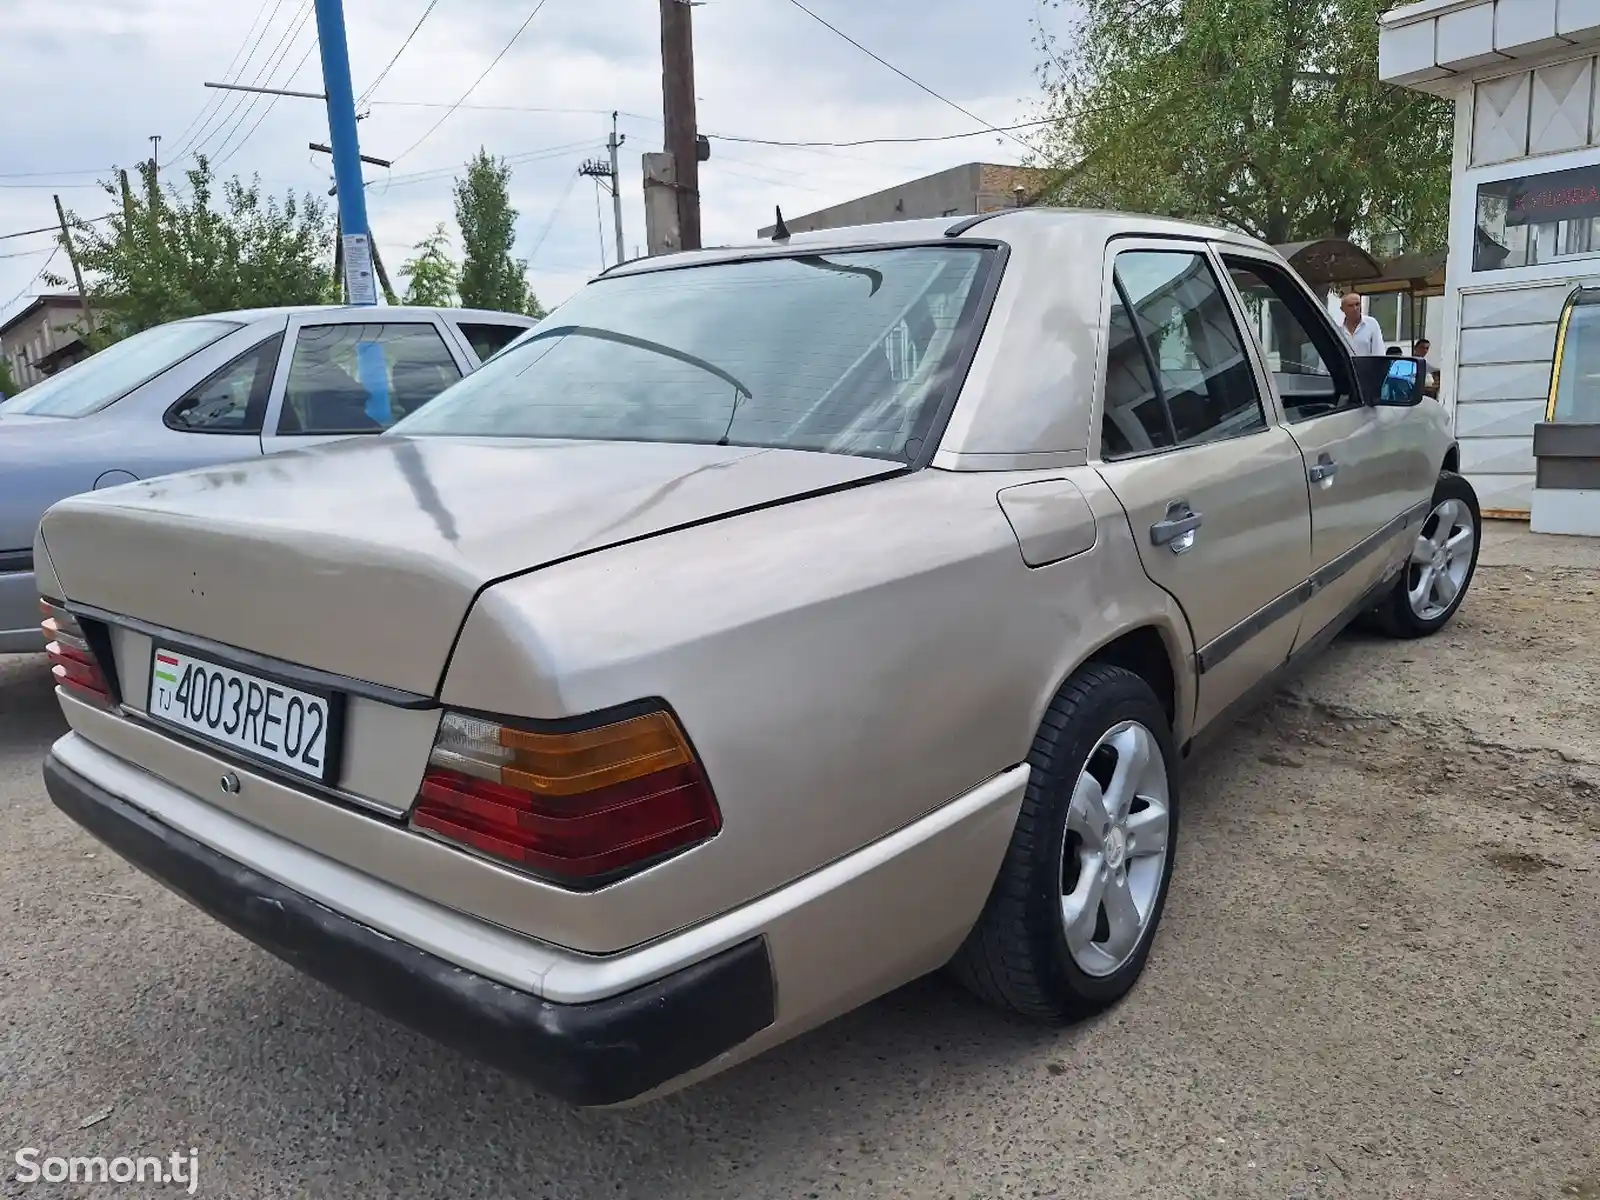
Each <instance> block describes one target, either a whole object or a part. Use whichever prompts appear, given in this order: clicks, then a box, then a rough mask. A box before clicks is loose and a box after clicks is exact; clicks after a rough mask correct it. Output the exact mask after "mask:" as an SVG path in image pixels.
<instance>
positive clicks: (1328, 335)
mask: <svg viewBox="0 0 1600 1200" xmlns="http://www.w3.org/2000/svg"><path fill="white" fill-rule="evenodd" d="M1222 258H1223V262H1224V263H1225V264H1226V266H1227V268H1228V273H1229V275H1230V276H1231V278H1232V281H1233V284H1234V286H1235V287H1236V288H1237V289H1238V291H1239V294H1240V296H1241V298H1242V299H1243V301H1244V311H1245V312H1246V313H1247V314H1250V315H1251V316H1252V318H1253V319H1255V318H1259V321H1258V328H1257V335H1258V336H1259V337H1261V338H1262V340H1263V341H1264V342H1265V343H1266V344H1265V346H1264V347H1263V349H1264V353H1265V357H1266V360H1267V365H1268V367H1269V373H1270V375H1271V378H1272V383H1273V386H1274V387H1275V388H1276V390H1277V392H1278V396H1279V399H1280V402H1281V404H1282V407H1283V412H1284V419H1285V421H1286V423H1287V427H1288V430H1289V432H1290V433H1291V434H1292V435H1293V436H1294V439H1295V441H1296V442H1297V443H1298V444H1299V446H1300V451H1301V454H1302V456H1303V458H1304V460H1305V471H1306V486H1307V488H1308V490H1309V492H1310V497H1311V566H1312V572H1311V578H1312V590H1311V595H1310V598H1309V599H1308V600H1307V601H1306V608H1305V617H1304V620H1303V621H1302V622H1301V626H1300V636H1299V639H1298V641H1297V646H1298V645H1303V644H1304V643H1306V642H1308V641H1310V640H1311V639H1313V638H1315V637H1316V636H1317V635H1318V634H1319V633H1322V632H1323V631H1324V630H1325V629H1326V628H1327V626H1328V625H1329V624H1330V623H1331V622H1333V621H1335V620H1338V619H1339V618H1340V617H1341V616H1343V615H1345V614H1346V613H1347V611H1348V610H1349V609H1350V608H1351V606H1353V605H1354V604H1356V603H1357V602H1358V601H1360V600H1361V599H1362V598H1363V597H1364V596H1366V595H1367V593H1368V592H1370V591H1371V590H1372V588H1373V587H1374V586H1375V585H1377V584H1378V583H1379V582H1381V580H1382V579H1383V578H1384V576H1385V574H1386V573H1387V572H1388V570H1389V568H1390V567H1391V566H1392V565H1393V564H1394V562H1395V561H1396V557H1397V555H1399V554H1401V553H1403V551H1404V547H1405V546H1406V545H1408V544H1409V542H1408V540H1407V538H1406V536H1405V535H1406V528H1407V525H1406V518H1407V515H1408V512H1409V510H1411V509H1412V508H1413V506H1414V505H1416V504H1417V503H1418V501H1419V500H1423V499H1426V498H1427V496H1428V495H1429V493H1430V491H1431V489H1432V486H1433V484H1432V479H1433V476H1434V474H1435V473H1436V472H1437V470H1438V466H1437V464H1430V463H1428V462H1427V461H1426V455H1425V454H1424V453H1423V447H1422V446H1421V445H1420V444H1419V439H1417V438H1415V437H1412V436H1410V435H1409V433H1408V432H1407V429H1406V428H1405V426H1406V424H1407V423H1414V421H1415V414H1414V413H1413V412H1412V411H1411V410H1410V409H1403V408H1373V407H1369V406H1368V405H1366V404H1363V403H1362V401H1361V398H1360V395H1359V394H1358V392H1357V389H1356V381H1355V373H1354V370H1353V368H1352V366H1351V362H1350V358H1349V355H1348V353H1347V351H1346V349H1345V347H1344V346H1343V345H1342V344H1341V341H1340V339H1339V337H1338V334H1337V333H1336V332H1335V331H1334V329H1333V326H1332V323H1331V321H1329V320H1325V319H1322V315H1321V314H1320V313H1318V312H1316V310H1315V308H1314V306H1315V304H1316V301H1315V299H1313V298H1312V297H1311V295H1310V294H1309V293H1308V292H1307V291H1306V289H1305V287H1304V286H1303V285H1302V284H1300V283H1298V282H1297V281H1296V280H1295V279H1293V278H1292V277H1291V276H1290V275H1289V273H1288V272H1287V271H1285V270H1284V269H1283V268H1282V267H1281V266H1279V265H1277V264H1276V263H1275V262H1274V261H1272V260H1270V259H1264V258H1260V257H1256V256H1252V255H1249V254H1248V253H1238V254H1235V253H1233V252H1232V251H1227V250H1225V251H1224V252H1223V254H1222ZM1412 515H1415V514H1412ZM1412 532H1413V535H1414V533H1415V528H1414V526H1413V529H1412Z"/></svg>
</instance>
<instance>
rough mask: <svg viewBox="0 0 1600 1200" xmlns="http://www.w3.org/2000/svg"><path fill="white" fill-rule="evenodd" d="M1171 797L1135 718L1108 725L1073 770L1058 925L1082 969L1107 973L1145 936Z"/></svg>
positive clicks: (1157, 756) (1156, 750) (1149, 738)
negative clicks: (1075, 777)
mask: <svg viewBox="0 0 1600 1200" xmlns="http://www.w3.org/2000/svg"><path fill="white" fill-rule="evenodd" d="M1169 804H1170V799H1169V795H1168V791H1167V764H1166V761H1165V759H1164V758H1163V756H1162V753H1161V744H1160V743H1159V742H1158V741H1157V740H1156V738H1155V736H1154V735H1153V734H1151V732H1150V731H1149V730H1148V729H1146V728H1145V727H1144V726H1143V725H1141V724H1139V723H1138V722H1137V721H1124V722H1122V723H1121V724H1119V725H1116V726H1114V727H1113V728H1111V729H1110V730H1109V731H1107V732H1106V734H1105V735H1104V736H1103V737H1101V739H1100V740H1099V741H1098V742H1097V743H1096V744H1095V748H1094V750H1093V751H1092V752H1091V753H1090V755H1089V758H1088V761H1087V762H1086V763H1085V764H1084V768H1083V771H1082V773H1080V774H1079V776H1078V782H1077V784H1076V786H1075V787H1074V789H1073V793H1072V806H1071V808H1070V809H1069V811H1068V814H1067V836H1066V841H1065V843H1064V845H1063V847H1062V861H1061V920H1062V927H1063V930H1064V932H1065V934H1066V939H1067V947H1068V949H1069V950H1070V951H1071V953H1072V958H1073V961H1074V962H1075V963H1077V965H1078V967H1079V969H1080V970H1082V971H1083V972H1084V973H1085V974H1088V975H1094V976H1105V975H1110V974H1112V973H1113V972H1115V971H1116V970H1117V969H1118V968H1119V967H1121V966H1122V965H1123V963H1125V962H1127V961H1128V959H1129V958H1131V957H1132V956H1133V953H1134V951H1135V950H1137V949H1138V948H1139V944H1140V942H1142V941H1143V940H1144V936H1145V933H1146V932H1147V931H1148V929H1149V927H1150V919H1151V916H1152V915H1153V914H1154V912H1155V907H1156V898H1157V897H1158V896H1159V894H1160V892H1161V879H1162V875H1163V873H1164V871H1165V869H1166V859H1167V841H1168V838H1167V828H1168V812H1169Z"/></svg>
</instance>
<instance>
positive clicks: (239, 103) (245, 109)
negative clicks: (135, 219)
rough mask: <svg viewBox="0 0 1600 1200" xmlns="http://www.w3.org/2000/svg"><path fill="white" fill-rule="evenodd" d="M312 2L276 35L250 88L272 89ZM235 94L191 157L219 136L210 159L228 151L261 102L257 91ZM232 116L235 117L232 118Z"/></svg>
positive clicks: (190, 152) (196, 143)
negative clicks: (227, 107) (260, 86)
mask: <svg viewBox="0 0 1600 1200" xmlns="http://www.w3.org/2000/svg"><path fill="white" fill-rule="evenodd" d="M282 2H283V0H278V3H279V4H280V5H281V4H282ZM312 3H313V0H304V3H303V4H302V5H301V6H300V9H299V11H298V12H297V13H296V14H295V16H293V17H291V18H290V19H289V24H288V25H287V27H286V28H285V29H284V31H283V33H282V34H280V35H279V37H278V40H277V42H276V43H275V44H274V45H273V47H272V49H271V50H269V51H268V52H267V56H266V58H265V60H263V62H262V64H261V66H260V67H259V68H258V69H257V71H256V73H255V75H254V76H253V77H252V78H251V80H250V83H251V84H252V85H262V84H265V85H267V86H271V79H272V77H273V76H274V75H275V74H276V73H277V70H278V68H279V67H280V66H281V65H282V64H283V60H284V59H285V58H286V57H288V55H289V52H290V50H291V49H293V46H294V43H295V42H296V41H298V40H299V37H300V31H301V30H302V29H304V28H305V24H306V21H307V20H308V19H309V18H310V16H311V11H312ZM272 11H273V15H274V16H276V15H277V11H278V10H277V8H274V9H273V10H272ZM268 20H269V23H270V20H271V18H268ZM266 34H267V30H266V29H262V31H261V40H265V38H266ZM254 54H255V52H254V51H253V50H252V51H251V57H254ZM249 65H250V64H249V61H248V60H246V62H245V66H246V67H248V66H249ZM242 78H244V72H243V71H240V73H239V79H242ZM239 79H235V80H234V81H233V82H234V83H238V82H239ZM236 95H237V99H236V100H235V101H234V103H233V107H232V108H230V109H228V111H227V112H225V113H223V114H222V119H221V120H220V121H218V122H217V123H216V125H215V126H214V127H213V128H212V129H211V130H210V132H209V133H208V132H205V131H202V132H201V134H200V136H199V137H198V138H197V139H196V141H195V142H194V144H193V145H192V146H190V148H189V150H188V153H189V155H190V156H191V157H195V158H198V157H199V156H200V152H201V150H202V149H204V148H205V146H206V145H207V144H208V143H210V142H214V141H216V139H217V137H218V136H219V135H220V136H221V138H222V141H221V142H220V143H219V144H218V146H217V149H216V151H214V152H213V156H214V157H215V156H217V155H220V154H221V153H222V151H223V150H225V149H227V146H228V143H229V142H230V141H232V140H233V135H234V134H235V133H237V132H238V131H239V128H240V127H241V126H242V125H243V124H244V123H245V121H246V120H248V119H249V117H250V114H251V113H252V112H254V111H255V108H256V106H257V105H258V104H260V103H261V94H260V93H258V92H238V93H236ZM247 99H248V101H249V103H248V104H247V103H246V100H247ZM274 99H276V97H274ZM219 111H220V110H219ZM235 114H238V115H237V116H235ZM230 119H231V120H232V121H233V124H232V125H228V122H229V120H230ZM224 126H227V129H226V130H224V128H223V127H224ZM177 161H178V160H177V159H174V160H173V162H174V164H176V163H177Z"/></svg>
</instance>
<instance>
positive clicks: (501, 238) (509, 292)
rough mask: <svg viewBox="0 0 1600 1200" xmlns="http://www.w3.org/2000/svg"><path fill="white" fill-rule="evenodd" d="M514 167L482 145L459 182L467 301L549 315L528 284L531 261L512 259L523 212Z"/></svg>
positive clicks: (471, 304)
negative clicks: (514, 190) (517, 205)
mask: <svg viewBox="0 0 1600 1200" xmlns="http://www.w3.org/2000/svg"><path fill="white" fill-rule="evenodd" d="M510 185H511V168H510V167H508V166H506V163H505V160H504V159H497V158H494V157H492V156H491V155H490V154H489V152H488V151H487V150H484V149H479V151H478V153H477V154H475V155H474V156H473V157H472V159H471V161H469V162H468V163H467V173H466V175H465V176H464V177H462V178H460V179H457V180H456V185H455V198H456V224H457V225H459V226H460V227H461V255H462V261H461V277H460V292H461V303H462V305H463V306H465V307H467V308H493V309H500V310H501V311H503V312H522V313H529V314H531V315H533V316H543V315H544V309H543V308H542V307H541V306H540V304H539V299H538V297H537V296H535V295H534V294H533V289H532V288H531V287H529V286H528V264H527V262H526V260H523V259H514V258H512V257H511V250H512V247H513V246H514V245H515V243H516V224H517V210H516V209H514V208H512V207H511V191H510Z"/></svg>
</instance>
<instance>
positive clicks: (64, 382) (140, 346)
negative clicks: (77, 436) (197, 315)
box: [3, 321, 241, 417]
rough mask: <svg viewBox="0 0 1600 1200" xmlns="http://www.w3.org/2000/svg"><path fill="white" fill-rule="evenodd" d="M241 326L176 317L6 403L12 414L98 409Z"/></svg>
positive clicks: (75, 412) (67, 414)
mask: <svg viewBox="0 0 1600 1200" xmlns="http://www.w3.org/2000/svg"><path fill="white" fill-rule="evenodd" d="M239 328H241V326H239V325H238V324H236V323H234V322H232V321H173V322H171V323H170V324H167V325H157V326H156V327H155V328H154V329H146V330H145V331H144V332H143V333H136V334H134V335H133V336H132V337H129V338H123V339H122V341H120V342H116V343H114V344H113V345H110V346H107V347H106V348H105V349H104V350H102V351H100V353H98V354H91V355H90V356H89V357H88V358H86V359H84V360H83V361H82V362H80V363H74V364H73V365H72V366H70V367H68V368H67V369H66V370H65V371H62V372H61V373H60V374H57V375H52V376H50V377H49V378H48V379H46V380H44V381H43V382H41V383H37V384H35V385H34V386H33V387H31V388H29V389H28V390H27V391H26V392H23V393H22V394H21V395H19V396H17V397H16V398H15V399H13V400H8V401H6V403H5V407H4V410H3V411H4V412H5V413H6V414H7V415H8V416H9V415H13V414H20V413H27V414H29V415H30V416H35V417H86V416H88V415H89V414H90V413H93V412H99V411H100V410H101V409H102V408H105V407H106V406H107V405H109V404H112V403H114V402H116V401H118V400H120V399H122V397H124V396H126V395H127V394H128V393H129V392H131V391H133V389H134V388H136V387H138V386H139V385H140V384H143V383H147V382H149V381H150V380H151V379H154V378H155V377H156V376H157V375H159V374H161V373H162V372H163V371H165V370H167V369H168V368H170V367H173V366H175V365H177V364H178V363H180V362H182V361H183V360H184V359H186V358H188V357H189V356H190V355H192V354H196V353H198V352H199V351H201V350H204V349H205V348H206V347H207V346H209V345H211V344H212V343H213V342H216V341H218V340H220V339H222V338H224V337H226V336H227V335H228V334H230V333H232V332H233V331H234V330H235V329H239Z"/></svg>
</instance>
